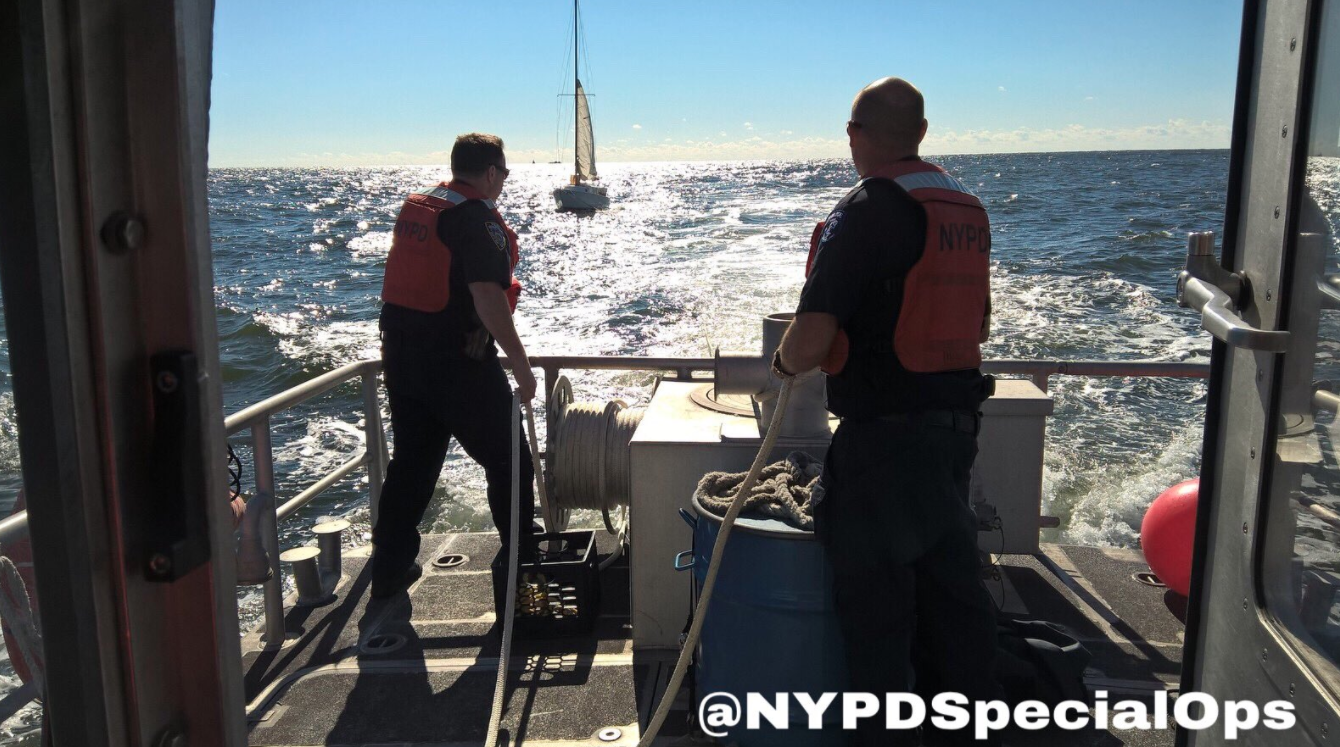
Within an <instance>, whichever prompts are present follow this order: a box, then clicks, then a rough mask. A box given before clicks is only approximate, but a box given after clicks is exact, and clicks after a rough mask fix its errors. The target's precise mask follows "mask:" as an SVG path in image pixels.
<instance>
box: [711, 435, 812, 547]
mask: <svg viewBox="0 0 1340 747" xmlns="http://www.w3.org/2000/svg"><path fill="white" fill-rule="evenodd" d="M823 469H824V465H823V462H820V461H819V460H818V459H815V458H814V457H812V456H810V455H809V454H806V453H805V452H803V451H793V452H791V453H790V454H787V455H786V459H785V460H784V461H781V462H774V463H772V464H769V465H768V466H767V467H764V468H763V473H762V474H761V475H759V478H758V482H757V483H756V484H755V485H754V488H753V490H750V491H749V495H748V496H746V497H745V499H744V507H743V508H742V509H740V510H741V511H742V512H743V511H756V512H758V513H761V514H765V515H767V516H775V517H777V518H779V519H784V520H786V521H789V522H790V523H791V524H793V525H795V526H797V527H799V528H801V529H804V530H806V531H813V530H814V503H815V502H814V491H815V490H816V489H817V488H818V484H819V475H820V474H822V473H823ZM746 476H747V473H745V472H708V473H707V474H706V475H703V479H702V480H699V481H698V488H697V489H696V490H694V491H693V497H694V498H696V499H697V500H698V503H699V504H701V505H702V507H703V508H705V509H707V510H708V511H711V512H712V513H714V514H716V515H717V516H723V515H724V514H725V513H726V511H728V510H729V509H730V507H731V504H732V503H733V502H734V496H736V495H737V494H738V493H739V491H740V484H741V483H743V482H744V478H745V477H746Z"/></svg>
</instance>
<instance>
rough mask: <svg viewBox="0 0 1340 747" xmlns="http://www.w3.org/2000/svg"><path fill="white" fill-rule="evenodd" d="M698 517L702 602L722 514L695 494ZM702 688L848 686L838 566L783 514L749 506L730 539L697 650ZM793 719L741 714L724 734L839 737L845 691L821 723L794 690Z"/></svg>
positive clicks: (813, 739) (781, 746)
mask: <svg viewBox="0 0 1340 747" xmlns="http://www.w3.org/2000/svg"><path fill="white" fill-rule="evenodd" d="M693 508H694V510H695V511H696V512H697V517H696V519H694V518H691V517H689V516H688V515H687V514H685V518H686V519H689V520H690V523H692V524H693V575H694V582H695V583H694V603H695V605H696V603H697V597H698V594H699V592H700V591H701V589H702V586H703V583H704V581H705V580H706V578H707V566H708V564H709V563H710V562H711V560H712V547H713V545H714V544H715V543H716V540H717V533H718V531H719V530H720V528H721V517H719V516H717V515H715V514H713V513H711V512H710V511H708V510H706V509H704V508H703V507H702V506H701V505H700V504H699V503H698V501H697V500H696V499H695V500H694V502H693ZM697 658H698V664H697V696H698V698H699V700H700V702H701V699H702V698H704V697H706V696H708V695H710V694H712V693H718V692H724V693H730V694H731V695H734V696H735V697H736V698H738V699H739V702H740V704H741V705H743V704H745V702H746V697H747V693H751V692H754V693H760V694H762V695H763V696H764V697H765V698H767V699H768V700H769V701H772V702H775V699H776V695H777V693H792V692H807V693H809V694H810V696H811V697H813V698H815V699H816V700H817V699H818V698H819V697H820V696H821V695H822V694H823V693H825V692H832V693H841V692H842V691H843V690H845V689H846V684H847V667H846V662H845V660H844V654H843V649H842V634H841V630H840V628H839V627H838V620H837V613H836V611H835V610H834V607H833V572H832V569H831V568H830V567H829V565H828V558H827V557H826V555H825V553H824V549H823V545H821V544H820V543H819V542H818V541H816V540H815V538H814V534H813V532H807V531H804V530H801V529H797V528H795V527H792V526H790V525H789V524H786V523H785V522H782V521H780V520H778V519H771V518H766V517H762V516H758V515H744V516H741V517H740V518H739V519H738V520H737V521H736V522H735V527H734V528H733V529H732V530H731V534H730V539H729V540H728V541H727V544H726V549H725V553H724V557H723V558H722V562H721V569H720V570H719V571H718V573H717V582H716V587H715V588H714V590H713V591H712V604H711V608H710V609H709V610H708V612H707V619H706V620H704V621H703V629H702V636H701V638H700V639H699V642H698V651H697ZM787 701H788V710H789V713H788V716H789V719H788V721H789V725H788V728H786V729H777V728H774V727H772V726H770V725H769V724H768V722H767V721H766V720H764V721H761V722H760V724H759V726H760V728H758V729H747V728H745V724H744V723H743V722H741V723H740V724H739V725H738V726H736V727H734V728H732V729H729V730H728V736H726V737H723V738H722V741H723V742H736V743H738V744H739V745H740V747H792V746H794V747H829V746H830V745H831V746H832V747H841V746H842V745H845V744H846V740H847V737H848V735H849V732H844V731H843V730H842V728H841V725H842V721H841V712H840V703H841V695H839V696H838V698H837V700H835V701H834V702H833V703H832V704H831V705H830V706H829V708H828V710H827V712H826V713H825V714H824V722H825V726H824V728H823V729H822V730H813V729H810V728H809V727H808V718H809V717H808V715H807V714H806V712H805V710H804V709H803V708H802V707H801V706H800V704H799V703H798V702H797V701H796V700H795V699H794V697H788V698H787Z"/></svg>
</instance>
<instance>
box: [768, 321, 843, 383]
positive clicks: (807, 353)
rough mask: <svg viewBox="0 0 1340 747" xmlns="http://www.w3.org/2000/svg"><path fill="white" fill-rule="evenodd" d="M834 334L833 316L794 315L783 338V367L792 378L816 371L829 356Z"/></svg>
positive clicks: (836, 325) (834, 323)
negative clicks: (791, 374) (812, 370)
mask: <svg viewBox="0 0 1340 747" xmlns="http://www.w3.org/2000/svg"><path fill="white" fill-rule="evenodd" d="M837 331H838V324H837V317H834V316H833V315H832V314H822V313H813V312H810V313H802V314H797V315H796V318H795V319H794V320H793V321H792V322H791V326H790V327H788V328H787V330H786V336H785V337H783V338H782V345H781V348H780V350H781V355H782V367H783V368H785V369H786V370H787V372H789V373H793V374H800V373H804V372H806V371H809V370H810V369H812V368H816V367H817V366H818V365H819V364H820V363H823V361H824V358H826V357H827V356H828V349H829V347H831V346H832V344H833V338H834V337H836V336H837Z"/></svg>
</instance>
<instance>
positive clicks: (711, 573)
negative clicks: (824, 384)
mask: <svg viewBox="0 0 1340 747" xmlns="http://www.w3.org/2000/svg"><path fill="white" fill-rule="evenodd" d="M795 381H796V377H794V376H793V377H791V378H788V379H786V380H785V381H783V382H782V393H781V394H780V395H779V396H778V398H777V409H776V411H775V414H774V415H773V416H772V422H771V423H769V424H768V433H767V435H766V436H764V437H763V444H762V445H761V446H759V447H758V454H757V455H756V456H755V457H754V463H753V465H751V466H750V467H749V474H748V475H747V476H745V478H744V482H743V483H741V484H740V489H739V490H737V491H736V492H735V497H734V499H733V500H732V501H731V504H730V508H729V509H728V510H727V511H726V515H725V517H724V518H722V520H721V531H720V532H719V533H718V534H717V541H716V543H715V544H714V545H712V562H711V563H709V564H708V566H707V577H706V578H705V579H704V580H703V592H702V596H701V597H699V598H698V606H697V607H695V608H694V610H693V625H692V626H691V627H690V628H689V635H688V638H686V639H685V641H684V649H683V650H682V651H680V652H679V661H677V662H675V673H674V674H673V675H671V676H670V683H669V684H668V685H667V686H666V688H665V694H664V695H662V696H661V704H660V705H659V706H658V707H657V708H656V715H654V716H652V718H651V723H649V724H648V725H647V732H646V733H645V734H643V735H642V738H641V739H639V740H638V743H637V747H650V745H651V743H652V741H654V740H655V739H656V734H657V733H658V732H660V730H661V725H662V724H664V723H665V717H666V716H668V715H669V714H670V707H671V706H672V705H674V700H675V695H676V694H677V693H678V692H679V687H680V685H681V684H683V682H684V674H685V673H686V672H687V671H688V667H689V659H691V658H693V649H694V648H696V647H697V646H698V637H699V636H700V635H701V634H702V631H703V621H704V620H706V619H707V608H708V605H709V604H711V602H712V589H713V587H715V586H716V583H717V571H718V570H719V569H720V564H721V556H722V555H723V554H724V553H725V551H726V539H727V538H728V537H730V532H731V529H732V528H733V527H734V526H735V519H736V518H737V517H739V515H740V512H741V511H742V510H744V504H745V500H746V499H747V498H748V496H749V492H750V491H751V490H753V488H754V483H756V482H758V476H759V475H760V474H761V473H762V472H763V465H764V463H765V462H766V461H767V458H768V454H770V453H772V447H773V445H775V444H776V443H777V435H778V434H779V433H781V425H782V416H783V415H784V414H785V413H786V404H787V401H788V400H789V399H790V398H791V387H792V385H793V384H794V383H795Z"/></svg>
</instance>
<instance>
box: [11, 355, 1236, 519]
mask: <svg viewBox="0 0 1340 747" xmlns="http://www.w3.org/2000/svg"><path fill="white" fill-rule="evenodd" d="M502 363H503V366H504V367H505V368H509V369H510V368H511V366H510V365H509V364H508V363H507V360H506V358H503V359H502ZM530 364H531V366H532V367H534V368H539V369H541V370H543V371H544V372H545V374H546V375H548V374H550V372H551V371H552V372H553V373H554V374H555V377H554V378H557V377H556V374H557V372H559V371H561V370H562V369H580V370H587V371H676V372H684V371H710V370H712V367H713V365H714V360H713V359H712V358H674V357H643V356H636V355H536V356H531V358H530ZM365 369H366V370H365ZM380 370H381V361H378V360H366V361H357V362H354V363H349V364H346V365H344V366H341V367H340V368H337V369H335V370H333V371H329V372H327V373H324V374H322V375H321V376H318V377H316V378H315V379H312V380H310V381H306V382H303V383H302V384H299V385H298V386H295V387H293V388H292V389H288V390H286V391H284V392H281V393H280V394H277V395H275V396H273V397H270V398H269V399H265V400H262V401H261V402H257V403H256V404H254V405H250V406H248V407H247V408H245V409H243V410H240V411H238V412H236V413H234V414H232V415H229V416H228V417H227V418H226V419H225V420H224V430H225V433H226V435H229V436H231V435H233V434H235V433H237V432H240V431H241V430H243V429H244V428H246V426H247V425H248V424H250V423H252V422H253V421H255V420H257V419H258V418H261V417H266V416H269V415H273V414H275V413H277V412H280V411H282V410H285V409H288V408H289V407H293V406H294V405H297V404H301V403H302V402H304V401H306V400H308V399H311V398H312V397H315V396H318V395H321V394H324V393H326V392H328V391H330V390H331V389H334V388H335V387H337V386H339V385H340V384H343V383H345V382H347V381H349V380H350V379H352V378H353V377H354V376H360V375H365V374H368V373H374V374H375V373H376V372H379V371H380ZM982 371H983V372H984V373H990V374H1005V375H1022V376H1028V377H1029V378H1031V379H1032V380H1033V382H1034V383H1035V384H1037V383H1038V382H1039V381H1041V382H1042V383H1041V384H1039V386H1038V388H1039V389H1042V390H1043V391H1047V385H1046V382H1047V379H1049V378H1050V377H1051V376H1084V377H1101V376H1154V377H1160V378H1163V377H1167V378H1208V377H1209V375H1210V366H1209V364H1208V363H1182V362H1168V361H1095V360H1078V361H1061V360H1029V359H1018V358H1002V359H996V360H988V361H983V362H982ZM546 383H547V384H552V381H547V382H546ZM379 419H380V418H379ZM382 448H383V449H384V448H385V447H384V445H383V447H382ZM385 462H386V460H385V459H384V458H383V459H382V464H383V465H384V464H385ZM344 466H347V465H344ZM341 468H343V466H342V467H341ZM351 469H352V468H351ZM346 474H347V473H346ZM370 482H372V481H371V480H370ZM310 497H315V496H310ZM295 500H296V499H295ZM292 503H293V501H289V502H288V503H286V504H285V508H286V509H288V506H289V505H291V504H292ZM304 503H305V501H304ZM299 507H300V506H299ZM295 508H296V507H295ZM292 510H293V509H288V510H287V511H285V514H284V515H285V516H287V515H288V514H289V513H291V512H292ZM27 529H28V514H27V512H26V511H23V512H20V513H17V514H14V515H13V516H10V517H8V518H6V519H4V520H0V542H8V541H11V540H13V539H16V538H17V537H19V536H21V535H22V534H24V533H25V532H27Z"/></svg>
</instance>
